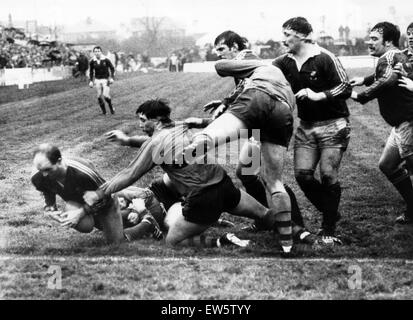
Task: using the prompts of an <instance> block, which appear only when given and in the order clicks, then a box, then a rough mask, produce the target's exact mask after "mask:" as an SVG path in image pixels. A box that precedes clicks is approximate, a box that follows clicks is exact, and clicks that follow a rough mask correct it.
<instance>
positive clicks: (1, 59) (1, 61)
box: [0, 26, 79, 69]
mask: <svg viewBox="0 0 413 320" xmlns="http://www.w3.org/2000/svg"><path fill="white" fill-rule="evenodd" d="M0 32H1V33H0V69H3V68H41V67H50V66H59V65H72V66H74V65H75V64H76V62H77V59H78V57H79V52H76V51H75V50H72V49H70V47H68V46H67V45H66V44H64V43H60V42H57V41H38V40H35V39H30V38H28V37H27V36H26V35H25V33H24V32H23V31H21V30H19V29H17V28H4V27H1V26H0Z"/></svg>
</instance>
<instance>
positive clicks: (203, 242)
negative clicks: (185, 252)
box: [179, 234, 220, 248]
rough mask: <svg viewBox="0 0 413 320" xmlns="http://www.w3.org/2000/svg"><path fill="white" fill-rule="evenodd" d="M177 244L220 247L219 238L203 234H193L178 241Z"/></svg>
mask: <svg viewBox="0 0 413 320" xmlns="http://www.w3.org/2000/svg"><path fill="white" fill-rule="evenodd" d="M179 245H183V246H190V247H197V248H217V247H220V238H216V237H208V236H205V235H203V234H201V235H199V236H194V237H191V238H188V239H185V240H182V241H181V242H179Z"/></svg>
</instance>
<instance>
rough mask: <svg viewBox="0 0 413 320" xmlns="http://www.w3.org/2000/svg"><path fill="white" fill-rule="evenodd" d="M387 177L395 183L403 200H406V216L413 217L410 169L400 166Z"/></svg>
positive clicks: (412, 191) (412, 189)
mask: <svg viewBox="0 0 413 320" xmlns="http://www.w3.org/2000/svg"><path fill="white" fill-rule="evenodd" d="M387 178H388V179H389V180H390V182H391V183H392V184H393V185H394V187H395V188H396V189H397V191H398V192H399V193H400V195H401V196H402V198H403V200H404V201H405V202H406V204H407V212H406V216H407V217H409V218H413V187H412V182H411V180H410V176H409V173H408V171H407V170H406V169H404V168H399V169H398V170H397V171H395V172H394V173H392V174H391V175H388V176H387Z"/></svg>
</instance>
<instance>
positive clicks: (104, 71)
mask: <svg viewBox="0 0 413 320" xmlns="http://www.w3.org/2000/svg"><path fill="white" fill-rule="evenodd" d="M109 71H110V73H109ZM114 74H115V68H114V67H113V64H112V62H110V60H109V59H108V58H105V57H102V58H101V59H100V60H98V59H97V58H96V57H94V58H93V59H92V60H90V63H89V78H90V80H91V81H93V80H94V79H108V78H109V77H113V76H114Z"/></svg>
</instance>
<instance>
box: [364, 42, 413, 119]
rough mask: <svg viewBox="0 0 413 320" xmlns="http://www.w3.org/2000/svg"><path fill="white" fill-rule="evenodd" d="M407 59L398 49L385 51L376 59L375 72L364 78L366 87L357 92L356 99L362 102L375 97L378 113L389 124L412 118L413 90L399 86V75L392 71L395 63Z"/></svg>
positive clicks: (406, 60)
mask: <svg viewBox="0 0 413 320" xmlns="http://www.w3.org/2000/svg"><path fill="white" fill-rule="evenodd" d="M408 59H409V58H408V57H407V56H406V54H404V53H403V52H402V51H400V50H399V49H392V50H389V51H387V52H386V53H385V54H383V55H382V56H381V57H380V58H379V60H378V61H377V66H376V70H375V73H374V74H373V75H371V76H368V77H366V78H364V84H365V85H366V86H368V88H367V89H366V90H364V91H363V92H361V93H359V94H358V99H357V100H358V101H359V102H360V103H362V104H365V103H367V102H368V101H370V100H373V99H375V98H377V100H378V102H379V108H380V114H381V115H382V117H383V119H384V120H385V121H386V122H387V123H388V124H390V125H391V126H398V125H399V124H400V123H402V122H405V121H409V120H413V92H411V91H409V90H407V89H405V88H402V87H399V86H398V79H399V76H398V74H397V73H395V72H393V67H394V66H395V65H396V64H397V63H399V62H400V63H402V64H404V63H406V62H408Z"/></svg>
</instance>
